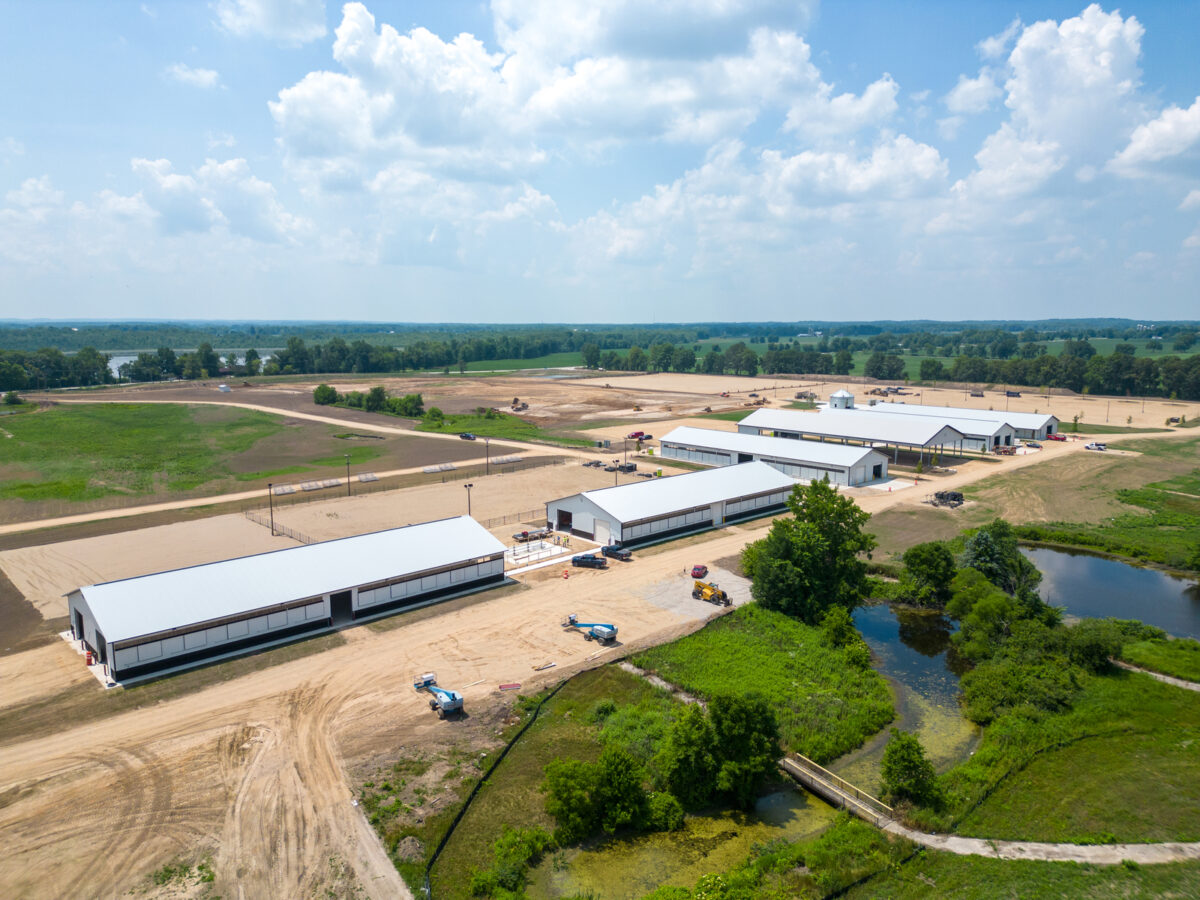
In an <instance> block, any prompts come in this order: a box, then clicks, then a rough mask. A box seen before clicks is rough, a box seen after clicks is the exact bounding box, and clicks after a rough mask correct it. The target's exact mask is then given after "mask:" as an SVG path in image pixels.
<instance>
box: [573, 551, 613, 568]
mask: <svg viewBox="0 0 1200 900" xmlns="http://www.w3.org/2000/svg"><path fill="white" fill-rule="evenodd" d="M571 565H573V566H581V567H583V568H585V569H607V568H608V560H606V559H605V558H604V557H603V556H597V555H596V554H595V553H580V554H579V555H578V556H572V557H571Z"/></svg>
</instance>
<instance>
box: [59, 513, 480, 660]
mask: <svg viewBox="0 0 1200 900" xmlns="http://www.w3.org/2000/svg"><path fill="white" fill-rule="evenodd" d="M503 580H504V545H503V544H502V543H500V541H498V540H496V538H494V537H492V535H491V534H489V533H488V531H487V530H486V529H485V528H484V527H483V526H482V525H480V524H479V523H478V522H476V521H475V520H474V519H471V518H468V517H466V516H458V517H455V518H450V519H441V520H439V521H435V522H425V523H423V524H419V525H408V526H406V527H404V528H392V529H388V530H387V531H377V532H374V533H373V534H363V535H358V536H356V537H348V538H341V539H340V540H334V541H324V542H322V543H319V544H308V545H306V546H302V547H290V548H288V549H286V550H275V551H272V552H269V553H259V554H256V555H254V556H243V557H240V558H238V559H229V560H224V561H221V562H214V563H208V564H207V565H201V566H190V567H188V568H185V569H174V570H171V571H167V572H157V573H154V574H151V575H143V576H141V577H138V578H126V579H124V580H122V581H110V582H108V583H106V584H93V585H89V586H87V587H81V588H77V589H76V590H74V591H71V593H70V594H68V595H67V605H68V608H69V610H70V617H71V632H72V635H73V636H74V637H75V639H77V640H81V641H83V643H84V645H85V646H86V647H87V648H89V649H90V650H91V651H92V652H93V653H94V654H95V655H96V657H97V658H98V659H99V660H100V662H102V663H104V664H105V665H106V666H107V667H108V673H109V676H110V677H111V678H112V679H114V680H116V681H121V680H124V679H129V678H139V677H142V676H145V675H149V674H153V673H161V672H163V671H165V670H169V669H175V668H177V667H181V666H186V665H190V664H194V663H199V662H203V661H206V660H211V659H213V658H215V657H219V656H224V655H226V654H231V653H236V652H241V651H245V650H247V649H249V648H256V647H261V646H267V645H271V644H275V643H279V642H281V641H284V640H286V639H293V638H295V637H296V636H298V635H302V634H309V633H315V632H319V631H323V630H326V629H329V628H333V627H336V626H339V625H343V624H346V623H348V622H351V621H353V620H354V619H357V618H360V617H364V616H373V615H377V614H380V613H383V612H388V611H398V610H402V609H405V608H410V607H414V606H421V605H425V604H427V603H430V602H433V601H435V600H436V599H438V598H439V597H444V596H446V595H447V594H452V593H453V594H457V593H460V592H462V591H465V590H470V589H474V588H481V587H485V586H487V585H492V584H496V583H499V582H501V581H503Z"/></svg>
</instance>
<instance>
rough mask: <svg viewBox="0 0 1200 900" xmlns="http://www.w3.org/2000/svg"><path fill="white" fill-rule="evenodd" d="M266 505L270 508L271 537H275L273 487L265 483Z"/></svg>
mask: <svg viewBox="0 0 1200 900" xmlns="http://www.w3.org/2000/svg"><path fill="white" fill-rule="evenodd" d="M267 505H268V506H270V507H271V537H275V485H273V484H271V483H270V482H267Z"/></svg>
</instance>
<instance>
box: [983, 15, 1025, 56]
mask: <svg viewBox="0 0 1200 900" xmlns="http://www.w3.org/2000/svg"><path fill="white" fill-rule="evenodd" d="M1020 30H1021V20H1020V18H1016V19H1013V20H1012V21H1011V22H1009V23H1008V26H1007V27H1006V28H1005V29H1004V30H1003V31H1002V32H1000V33H999V34H994V35H992V36H991V37H987V38H984V39H983V40H982V41H980V42H979V43H978V44H976V45H975V49H976V51H977V52H978V53H979V55H980V56H982V57H983V58H984V59H1000V58H1001V57H1003V56H1004V55H1005V54H1006V53H1008V45H1009V44H1011V43H1012V40H1013V38H1015V37H1016V36H1017V33H1018V32H1019V31H1020Z"/></svg>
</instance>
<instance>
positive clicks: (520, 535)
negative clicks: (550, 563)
mask: <svg viewBox="0 0 1200 900" xmlns="http://www.w3.org/2000/svg"><path fill="white" fill-rule="evenodd" d="M548 537H550V529H549V528H535V529H534V530H533V531H518V532H517V533H516V534H514V535H513V540H514V541H517V542H518V543H521V544H524V543H525V542H526V541H540V540H543V539H545V538H548Z"/></svg>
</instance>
